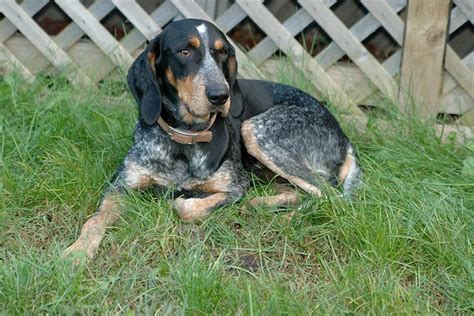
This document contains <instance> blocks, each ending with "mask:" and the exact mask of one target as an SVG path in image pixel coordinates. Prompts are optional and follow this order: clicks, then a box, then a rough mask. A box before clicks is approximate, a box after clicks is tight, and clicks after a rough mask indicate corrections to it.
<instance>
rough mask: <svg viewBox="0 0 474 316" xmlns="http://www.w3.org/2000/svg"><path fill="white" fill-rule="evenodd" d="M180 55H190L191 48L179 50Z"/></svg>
mask: <svg viewBox="0 0 474 316" xmlns="http://www.w3.org/2000/svg"><path fill="white" fill-rule="evenodd" d="M178 55H180V56H182V57H189V56H190V55H191V51H190V50H189V49H183V50H180V51H179V52H178Z"/></svg>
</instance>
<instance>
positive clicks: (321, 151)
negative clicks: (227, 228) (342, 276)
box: [65, 19, 361, 259]
mask: <svg viewBox="0 0 474 316" xmlns="http://www.w3.org/2000/svg"><path fill="white" fill-rule="evenodd" d="M127 81H128V85H129V88H130V90H131V92H132V94H133V97H134V98H135V100H136V102H137V104H138V111H139V119H138V122H137V123H136V127H135V131H134V141H133V145H132V146H131V148H130V150H129V151H128V153H127V155H126V157H125V159H124V160H123V162H122V163H121V165H120V166H119V168H118V170H117V172H116V174H115V176H114V177H113V179H112V180H111V183H110V185H109V186H108V188H107V189H106V190H105V192H104V193H103V195H102V198H101V201H100V203H99V207H98V210H97V212H96V214H95V215H94V216H93V217H91V218H90V219H89V220H88V221H87V222H86V223H85V224H84V226H83V228H82V230H81V233H80V236H79V238H78V239H77V240H76V241H75V242H74V243H73V244H72V245H71V246H70V247H69V248H67V249H66V251H65V254H69V253H72V252H77V251H81V252H85V254H86V255H87V258H89V259H90V258H93V257H94V255H95V253H96V251H97V249H98V246H99V244H100V242H101V240H102V238H103V236H104V234H105V230H106V227H107V226H110V225H111V224H113V223H114V222H115V221H116V220H117V219H118V217H119V214H120V213H121V209H122V205H121V200H122V197H123V195H124V194H126V192H127V191H128V190H141V189H146V188H149V187H155V188H157V189H158V192H159V190H160V189H162V190H169V189H170V188H172V189H173V190H174V191H175V192H176V194H177V196H179V197H178V198H176V199H175V200H174V209H175V210H176V212H177V213H178V215H179V216H180V218H181V219H182V220H184V221H192V220H194V219H196V218H200V217H203V216H205V215H207V214H209V213H210V212H211V211H212V210H214V209H216V208H218V207H220V206H223V205H227V204H229V203H233V202H235V201H237V200H239V199H240V198H241V197H242V196H243V195H244V194H245V193H246V191H247V190H248V188H249V185H250V181H249V178H248V171H249V170H252V168H254V167H255V166H256V165H257V164H259V165H263V166H264V167H266V168H268V169H269V170H271V171H272V172H274V173H275V174H276V175H278V176H280V177H282V178H284V179H286V180H287V181H289V182H290V183H291V184H293V185H295V186H297V187H299V188H300V189H302V190H303V191H306V192H308V193H310V194H313V195H316V196H320V195H321V184H323V182H327V183H329V184H331V185H333V186H337V185H341V186H342V188H343V192H344V194H349V193H350V192H351V191H352V190H353V189H354V188H355V187H356V186H357V185H358V184H359V183H360V181H361V171H360V168H359V167H358V163H357V161H356V155H355V152H354V150H353V147H352V145H351V143H350V141H349V139H348V138H347V137H346V135H345V134H344V132H343V131H342V129H341V127H340V126H339V124H338V122H337V121H336V119H335V118H334V117H333V116H332V114H331V113H330V112H329V111H328V110H327V109H326V108H325V107H324V106H323V105H322V104H321V103H320V102H318V101H317V100H316V99H315V98H313V97H312V96H310V95H308V94H306V93H304V92H302V91H300V90H298V89H296V88H294V87H290V86H287V85H283V84H278V83H273V82H268V81H259V80H243V79H237V61H236V57H235V50H234V48H233V47H232V45H231V44H230V43H229V41H228V40H227V39H226V36H225V35H224V34H223V33H222V32H221V31H220V30H219V29H218V28H217V27H216V26H215V25H214V24H212V23H210V22H207V21H204V20H198V19H185V20H180V21H176V22H172V23H170V24H169V25H168V26H167V27H166V28H165V29H164V30H163V32H162V33H161V34H160V35H158V36H157V37H156V38H155V39H153V40H152V41H151V42H150V43H149V45H148V48H147V49H146V50H145V51H144V52H143V53H142V54H141V55H140V56H139V57H138V58H137V59H136V60H135V61H134V63H133V64H132V66H131V68H130V70H129V72H128V75H127ZM296 197H297V196H296V194H295V193H294V192H293V193H291V192H282V193H280V194H277V195H275V196H273V197H265V198H263V197H262V198H260V199H259V198H257V199H256V200H253V201H252V202H253V203H260V202H262V203H266V204H270V205H281V204H285V203H295V202H296V201H297V199H296Z"/></svg>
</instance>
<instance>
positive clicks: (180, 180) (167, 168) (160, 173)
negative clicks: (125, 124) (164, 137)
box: [133, 141, 216, 188]
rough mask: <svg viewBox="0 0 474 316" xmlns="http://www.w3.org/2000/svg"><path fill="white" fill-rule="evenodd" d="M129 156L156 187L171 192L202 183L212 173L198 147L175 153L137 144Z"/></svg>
mask: <svg viewBox="0 0 474 316" xmlns="http://www.w3.org/2000/svg"><path fill="white" fill-rule="evenodd" d="M173 145H174V144H173ZM133 156H135V159H136V160H138V162H139V164H140V165H141V166H143V167H144V168H145V170H147V173H148V174H149V175H150V176H151V177H152V178H153V179H155V182H156V183H158V184H161V185H165V186H170V187H175V188H187V187H188V186H189V183H195V182H196V181H204V180H206V179H207V178H209V177H211V176H212V174H213V173H215V171H216V170H211V169H210V168H209V163H208V160H209V159H210V157H209V154H208V152H206V151H205V150H202V149H201V148H200V147H199V146H198V145H189V147H187V148H185V149H184V150H176V145H174V146H171V145H169V144H168V143H167V142H153V141H151V142H146V143H143V144H137V146H136V150H135V153H134V154H133Z"/></svg>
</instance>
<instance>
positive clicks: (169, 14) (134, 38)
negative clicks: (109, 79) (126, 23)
mask: <svg viewBox="0 0 474 316" xmlns="http://www.w3.org/2000/svg"><path fill="white" fill-rule="evenodd" d="M176 14H178V10H176V8H175V6H174V5H173V4H171V2H165V3H163V4H162V5H161V6H160V7H158V8H157V9H155V11H153V12H152V13H151V15H150V16H151V18H152V19H153V20H154V21H156V23H157V24H158V25H159V26H160V27H162V26H164V25H166V24H167V23H168V22H169V21H171V20H172V19H173V17H175V16H176ZM145 42H146V38H145V37H144V36H143V35H142V33H141V32H140V31H139V30H137V29H133V30H132V31H131V32H130V33H129V34H127V35H126V36H125V37H124V38H123V39H122V40H121V41H120V45H122V46H123V47H124V48H125V49H126V50H127V51H128V52H129V53H130V54H133V53H135V52H136V51H137V50H140V48H142V49H143V48H145ZM139 52H141V50H140V51H139ZM114 70H115V68H114V67H113V65H110V66H109V65H104V67H103V68H101V69H100V70H98V73H97V78H99V79H102V78H104V77H106V76H107V75H108V74H109V73H111V72H113V71H114Z"/></svg>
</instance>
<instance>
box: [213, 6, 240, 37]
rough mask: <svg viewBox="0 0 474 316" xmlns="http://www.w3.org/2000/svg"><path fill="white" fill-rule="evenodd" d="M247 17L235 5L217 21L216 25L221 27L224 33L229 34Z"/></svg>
mask: <svg viewBox="0 0 474 316" xmlns="http://www.w3.org/2000/svg"><path fill="white" fill-rule="evenodd" d="M246 17H247V14H245V11H244V10H242V9H241V8H240V7H239V5H238V4H235V3H234V4H232V5H231V6H230V8H229V9H227V11H225V12H224V13H222V14H221V16H219V17H218V18H217V19H216V25H219V28H220V29H221V31H222V32H224V33H228V32H229V31H230V30H232V29H233V28H234V26H236V25H237V24H239V23H240V22H241V21H242V20H243V19H245V18H246Z"/></svg>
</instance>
